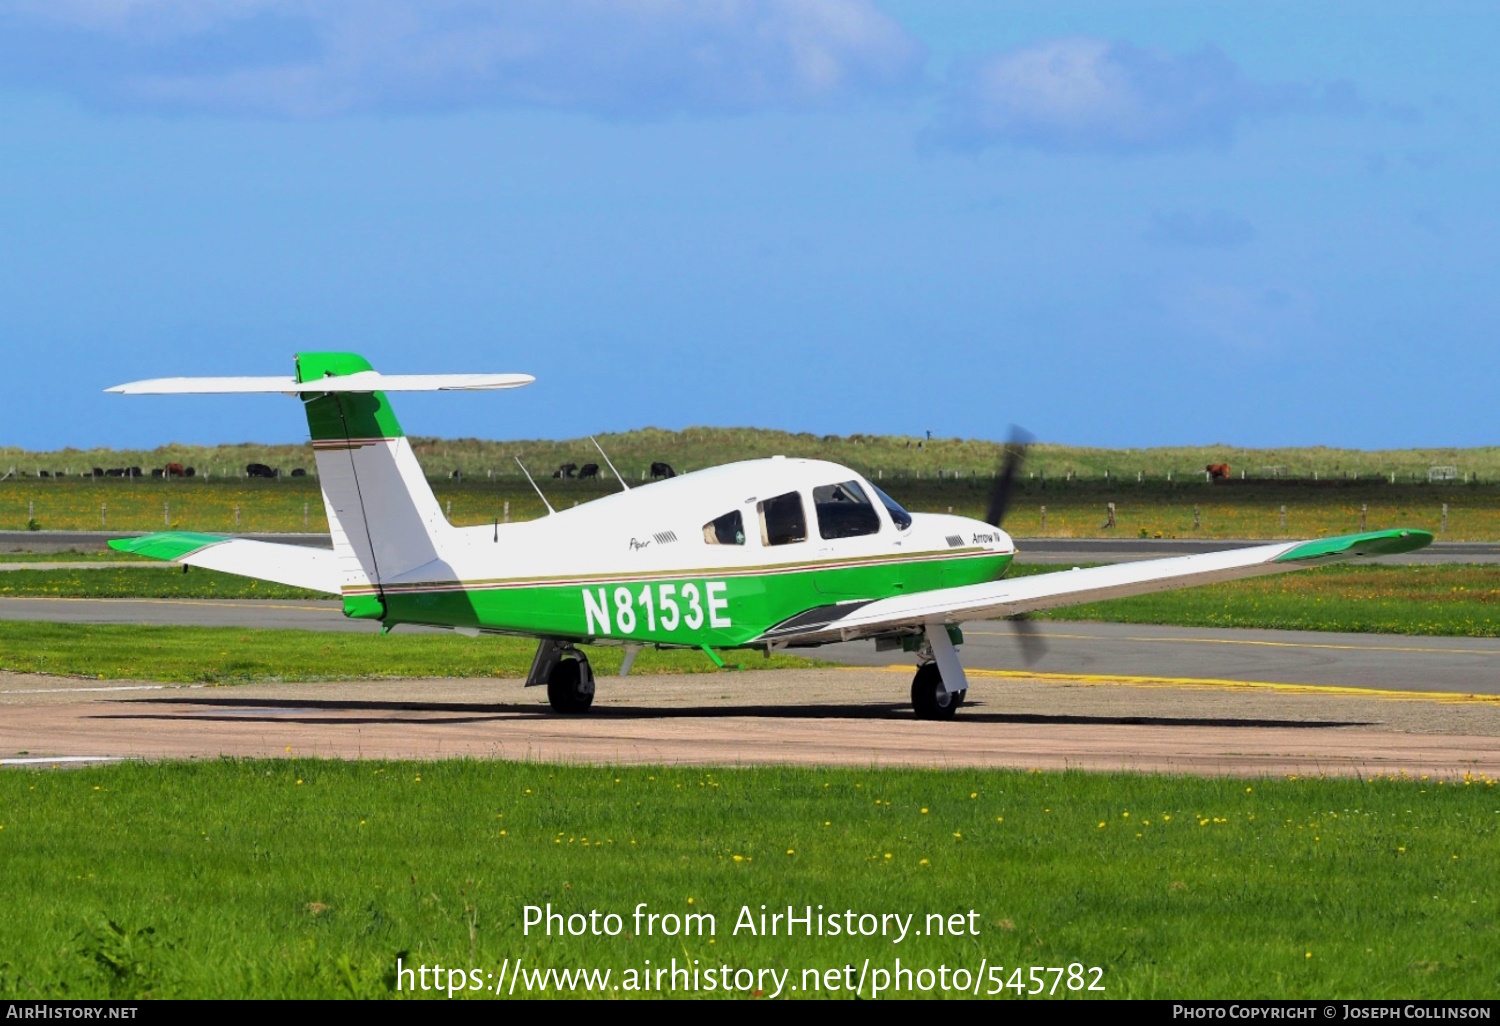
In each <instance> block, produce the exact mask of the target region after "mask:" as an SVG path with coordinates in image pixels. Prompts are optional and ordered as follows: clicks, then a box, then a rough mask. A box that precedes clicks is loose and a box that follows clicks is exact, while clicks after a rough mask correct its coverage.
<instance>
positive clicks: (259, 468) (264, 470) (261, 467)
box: [245, 463, 277, 478]
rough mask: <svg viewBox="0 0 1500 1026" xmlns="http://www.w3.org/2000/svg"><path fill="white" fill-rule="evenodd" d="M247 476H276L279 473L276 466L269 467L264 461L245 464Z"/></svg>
mask: <svg viewBox="0 0 1500 1026" xmlns="http://www.w3.org/2000/svg"><path fill="white" fill-rule="evenodd" d="M245 476H246V477H268V478H274V477H276V476H277V474H276V470H275V468H274V467H268V466H266V465H265V464H264V463H247V464H245Z"/></svg>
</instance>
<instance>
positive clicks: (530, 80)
mask: <svg viewBox="0 0 1500 1026" xmlns="http://www.w3.org/2000/svg"><path fill="white" fill-rule="evenodd" d="M0 33H3V35H4V36H6V37H8V38H9V43H6V42H3V41H0V58H3V57H7V56H11V55H15V56H16V57H17V58H18V59H17V60H14V61H3V60H0V64H4V63H9V64H10V65H11V70H10V71H9V73H5V74H4V77H5V78H6V79H9V80H10V81H11V82H13V83H15V82H17V80H18V79H20V80H21V84H43V85H49V86H52V87H61V88H64V89H68V90H70V91H72V92H74V93H75V94H79V95H82V96H85V97H86V98H88V99H90V100H93V101H96V102H100V103H105V104H109V105H120V106H146V107H157V108H166V109H180V110H210V111H228V112H244V113H257V114H270V115H278V116H292V117H316V116H326V115H333V114H341V113H346V112H361V111H390V110H406V109H443V108H455V107H470V106H507V105H533V106H545V107H555V108H572V109H581V110H587V111H591V112H595V113H601V114H607V115H622V116H645V117H652V116H661V115H667V114H677V113H689V114H693V113H715V112H725V111H728V112H734V111H746V110H754V109H762V108H798V107H806V106H813V105H818V104H823V103H828V102H836V101H839V100H843V99H847V98H849V97H852V96H857V95H860V94H862V93H865V92H869V91H879V90H884V89H889V88H894V87H902V86H906V85H909V84H911V83H912V82H914V81H915V80H916V78H917V76H918V75H919V74H920V69H921V63H922V60H923V56H924V55H923V51H922V48H921V46H920V44H918V43H917V42H916V41H915V40H913V39H912V38H911V37H910V36H909V35H908V34H907V33H906V32H905V30H904V29H902V28H901V26H900V25H899V24H897V23H896V22H895V21H894V20H892V19H891V18H889V17H888V16H886V15H885V14H883V13H881V12H880V11H879V10H877V9H876V8H875V6H874V5H873V3H872V2H871V0H191V2H190V0H21V3H19V4H13V5H12V6H11V8H10V9H9V11H8V12H6V13H4V14H3V15H0ZM38 47H40V48H41V50H42V51H43V52H44V54H45V58H44V59H42V58H38V59H27V57H28V56H29V55H30V54H35V53H36V52H37V48H38ZM23 49H24V50H25V51H28V52H23ZM28 72H29V73H31V75H32V77H34V78H35V79H37V80H39V81H38V82H34V83H26V82H25V81H24V80H25V78H26V76H27V74H28Z"/></svg>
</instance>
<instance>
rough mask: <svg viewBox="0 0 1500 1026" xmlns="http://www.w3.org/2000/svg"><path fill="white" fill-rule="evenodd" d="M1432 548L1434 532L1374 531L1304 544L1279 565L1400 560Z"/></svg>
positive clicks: (1283, 556) (1287, 553)
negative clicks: (1354, 559)
mask: <svg viewBox="0 0 1500 1026" xmlns="http://www.w3.org/2000/svg"><path fill="white" fill-rule="evenodd" d="M1431 544H1432V532H1431V531H1418V530H1414V529H1413V530H1407V529H1398V530H1392V531H1370V532H1369V533H1367V534H1345V535H1340V536H1339V537H1337V538H1321V539H1319V540H1318V541H1310V542H1303V543H1302V544H1301V545H1298V546H1297V547H1296V548H1294V549H1292V550H1291V551H1290V552H1286V553H1283V554H1282V555H1280V556H1277V557H1276V562H1278V563H1296V562H1301V561H1304V560H1310V559H1330V558H1351V557H1356V556H1396V555H1400V554H1401V553H1403V552H1415V551H1416V550H1417V549H1424V548H1426V547H1427V546H1428V545H1431Z"/></svg>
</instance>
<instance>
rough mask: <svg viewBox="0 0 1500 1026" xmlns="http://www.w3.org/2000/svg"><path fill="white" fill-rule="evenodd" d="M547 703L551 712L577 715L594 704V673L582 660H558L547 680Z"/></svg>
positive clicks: (586, 710)
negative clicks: (550, 706) (550, 705)
mask: <svg viewBox="0 0 1500 1026" xmlns="http://www.w3.org/2000/svg"><path fill="white" fill-rule="evenodd" d="M547 701H549V702H551V703H552V711H553V712H556V713H563V714H565V715H577V714H578V713H585V712H588V711H589V706H591V705H593V704H594V672H593V670H592V669H591V668H590V667H589V664H588V663H587V662H586V661H584V660H582V659H559V660H558V661H557V665H556V666H554V667H553V668H552V674H551V676H549V677H548V678H547Z"/></svg>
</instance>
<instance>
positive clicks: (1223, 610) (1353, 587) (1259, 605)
mask: <svg viewBox="0 0 1500 1026" xmlns="http://www.w3.org/2000/svg"><path fill="white" fill-rule="evenodd" d="M1061 569H1065V568H1063V567H1038V566H1029V567H1028V566H1023V567H1017V569H1016V571H1015V572H1016V573H1019V574H1030V573H1045V572H1049V571H1054V570H1061ZM1043 615H1045V617H1046V618H1048V619H1052V620H1105V621H1110V622H1113V623H1149V624H1173V625H1177V626H1183V627H1259V628H1268V629H1282V630H1299V631H1351V632H1356V633H1361V634H1419V635H1433V636H1447V637H1463V638H1494V637H1500V567H1491V566H1332V567H1321V568H1319V569H1316V570H1301V571H1294V572H1292V573H1286V574H1277V575H1274V576H1271V577H1259V578H1251V579H1249V580H1244V581H1235V582H1233V583H1231V584H1214V585H1207V586H1205V587H1200V588H1184V589H1182V590H1180V591H1170V592H1161V593H1159V594H1155V595H1142V596H1140V597H1137V598H1128V599H1114V600H1112V601H1109V602H1095V603H1091V604H1089V605H1082V606H1072V607H1070V608H1067V609H1058V610H1053V611H1052V612H1050V613H1046V614H1043Z"/></svg>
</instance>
